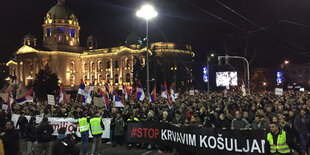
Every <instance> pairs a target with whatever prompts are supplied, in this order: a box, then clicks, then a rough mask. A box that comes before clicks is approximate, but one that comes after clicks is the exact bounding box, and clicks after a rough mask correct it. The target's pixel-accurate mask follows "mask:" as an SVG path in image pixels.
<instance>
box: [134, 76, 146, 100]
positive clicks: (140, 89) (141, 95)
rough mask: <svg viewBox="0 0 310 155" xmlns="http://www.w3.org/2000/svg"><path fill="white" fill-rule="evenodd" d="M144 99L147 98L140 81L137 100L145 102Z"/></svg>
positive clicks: (136, 95)
mask: <svg viewBox="0 0 310 155" xmlns="http://www.w3.org/2000/svg"><path fill="white" fill-rule="evenodd" d="M144 97H145V95H144V91H143V88H142V86H141V83H140V81H139V83H138V86H137V88H136V94H135V98H136V99H137V100H140V101H143V100H144Z"/></svg>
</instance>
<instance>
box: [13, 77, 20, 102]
mask: <svg viewBox="0 0 310 155" xmlns="http://www.w3.org/2000/svg"><path fill="white" fill-rule="evenodd" d="M12 84H13V88H14V99H16V97H17V92H16V90H17V88H18V84H19V81H18V80H17V78H15V79H14V80H13V81H12Z"/></svg>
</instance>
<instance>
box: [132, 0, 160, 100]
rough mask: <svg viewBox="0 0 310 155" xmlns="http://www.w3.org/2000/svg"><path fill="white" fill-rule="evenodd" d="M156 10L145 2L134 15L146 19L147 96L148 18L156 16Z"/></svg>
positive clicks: (147, 90)
mask: <svg viewBox="0 0 310 155" xmlns="http://www.w3.org/2000/svg"><path fill="white" fill-rule="evenodd" d="M157 14H158V13H157V12H156V10H155V9H154V8H153V6H151V5H149V4H146V5H143V6H142V7H141V9H140V10H138V11H137V13H136V15H137V16H138V17H140V18H144V19H145V21H146V83H147V85H146V92H147V93H146V95H147V96H148V97H149V93H150V71H149V26H148V25H149V20H150V19H152V18H154V17H156V16H157Z"/></svg>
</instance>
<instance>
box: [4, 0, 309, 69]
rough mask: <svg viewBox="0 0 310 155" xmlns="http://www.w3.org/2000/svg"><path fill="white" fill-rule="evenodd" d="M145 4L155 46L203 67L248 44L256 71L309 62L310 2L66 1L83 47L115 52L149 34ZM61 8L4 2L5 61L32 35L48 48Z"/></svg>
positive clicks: (47, 1)
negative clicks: (167, 45)
mask: <svg viewBox="0 0 310 155" xmlns="http://www.w3.org/2000/svg"><path fill="white" fill-rule="evenodd" d="M144 2H149V3H153V4H154V5H155V7H156V9H157V11H158V12H159V15H158V17H156V18H155V19H154V20H152V21H151V22H150V24H149V26H150V29H149V30H150V40H151V42H154V41H167V42H175V43H182V44H190V45H192V47H193V49H194V51H195V52H196V62H198V63H199V64H203V63H205V61H206V55H207V54H208V52H209V51H214V52H215V53H216V54H217V55H223V54H229V55H240V56H244V55H245V54H244V49H245V44H246V41H248V48H247V53H246V55H245V56H246V57H247V58H248V59H249V60H251V67H256V66H257V67H261V66H262V67H266V66H269V65H279V63H280V62H281V61H283V60H284V59H290V61H291V62H292V63H308V62H309V58H310V44H309V41H310V17H309V14H310V1H309V0H219V1H216V0H152V1H142V0H66V5H67V6H68V7H70V8H71V9H72V10H73V11H74V12H75V13H76V15H77V17H78V20H79V24H80V26H81V31H80V33H81V35H80V43H81V45H82V46H84V47H85V45H86V38H87V36H89V35H90V34H94V35H95V36H96V37H97V38H98V39H99V47H114V46H119V45H122V44H124V42H125V40H126V37H127V36H128V35H129V34H130V33H131V31H132V30H134V31H135V32H136V33H137V34H138V35H139V36H141V37H143V36H144V35H145V22H144V21H143V20H142V19H139V18H138V17H136V16H135V12H136V10H137V9H138V8H140V6H141V4H142V3H144ZM56 3H57V0H4V1H1V2H0V34H1V38H0V52H1V58H0V61H1V62H7V61H8V60H9V59H10V58H12V57H13V56H12V53H13V52H15V51H16V50H17V49H18V48H20V47H21V45H22V39H23V37H24V36H25V35H26V34H27V33H29V32H31V33H32V34H34V35H35V36H36V37H37V39H38V41H39V44H42V27H41V26H42V24H43V19H44V16H45V15H46V13H47V12H48V10H49V9H50V8H51V7H52V6H54V5H55V4H56ZM229 9H231V10H229ZM233 11H235V12H236V13H238V14H239V15H240V16H238V15H237V14H236V13H234V12H233ZM241 16H243V17H244V18H245V19H243V18H242V17H241ZM221 19H222V20H221Z"/></svg>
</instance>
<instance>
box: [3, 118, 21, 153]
mask: <svg viewBox="0 0 310 155" xmlns="http://www.w3.org/2000/svg"><path fill="white" fill-rule="evenodd" d="M0 138H1V139H2V142H3V145H4V153H5V154H8V155H18V154H19V153H20V152H19V151H20V147H19V134H18V131H16V130H15V128H14V123H13V121H8V122H6V124H5V130H4V132H2V133H1V134H0Z"/></svg>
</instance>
